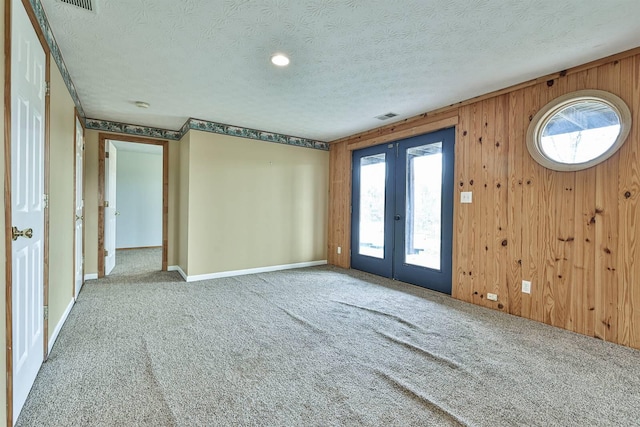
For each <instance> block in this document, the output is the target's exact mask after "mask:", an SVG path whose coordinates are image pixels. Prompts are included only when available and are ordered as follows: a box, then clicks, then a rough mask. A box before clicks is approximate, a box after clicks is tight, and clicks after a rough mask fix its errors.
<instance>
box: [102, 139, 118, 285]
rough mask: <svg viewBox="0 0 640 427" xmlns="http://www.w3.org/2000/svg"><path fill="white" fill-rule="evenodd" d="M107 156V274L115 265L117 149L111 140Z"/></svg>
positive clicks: (107, 146) (105, 242)
mask: <svg viewBox="0 0 640 427" xmlns="http://www.w3.org/2000/svg"><path fill="white" fill-rule="evenodd" d="M105 149H106V150H107V153H108V154H107V157H106V158H105V165H104V167H105V174H104V179H105V183H104V191H105V205H106V206H105V208H104V248H105V250H106V252H105V257H104V274H105V275H109V274H110V273H111V271H112V270H113V267H115V266H116V165H117V159H118V151H117V149H116V147H115V146H114V145H113V142H111V141H108V143H107V144H106V146H105Z"/></svg>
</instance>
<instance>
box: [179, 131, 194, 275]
mask: <svg viewBox="0 0 640 427" xmlns="http://www.w3.org/2000/svg"><path fill="white" fill-rule="evenodd" d="M190 141H191V132H187V134H186V135H185V136H184V137H183V138H182V139H181V140H180V146H179V159H178V161H179V175H178V176H179V180H178V186H179V189H180V190H179V196H178V197H179V198H178V199H177V202H178V215H177V216H178V224H179V227H178V265H179V266H180V268H181V269H182V271H183V272H185V274H189V266H188V265H187V260H188V259H189V252H188V251H189V247H188V242H189V239H188V236H189V148H190V146H191V143H190Z"/></svg>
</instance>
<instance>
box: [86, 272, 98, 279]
mask: <svg viewBox="0 0 640 427" xmlns="http://www.w3.org/2000/svg"><path fill="white" fill-rule="evenodd" d="M84 280H98V273H89V274H85V275H84Z"/></svg>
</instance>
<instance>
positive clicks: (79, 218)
mask: <svg viewBox="0 0 640 427" xmlns="http://www.w3.org/2000/svg"><path fill="white" fill-rule="evenodd" d="M80 220H83V221H84V215H76V221H80Z"/></svg>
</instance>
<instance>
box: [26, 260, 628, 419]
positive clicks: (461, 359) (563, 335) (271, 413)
mask: <svg viewBox="0 0 640 427" xmlns="http://www.w3.org/2000/svg"><path fill="white" fill-rule="evenodd" d="M639 420H640V352H638V351H635V350H631V349H628V348H624V347H620V346H616V345H612V344H608V343H605V342H602V341H598V340H595V339H592V338H587V337H584V336H579V335H575V334H572V333H570V332H567V331H563V330H559V329H555V328H551V327H548V326H545V325H542V324H539V323H535V322H531V321H527V320H524V319H520V318H516V317H512V316H509V315H506V314H503V313H498V312H494V311H490V310H486V309H482V308H479V307H476V306H472V305H469V304H465V303H462V302H459V301H455V300H453V299H451V298H449V297H446V296H444V295H441V294H437V293H433V292H430V291H427V290H424V289H422V288H418V287H415V286H410V285H405V284H402V283H398V282H392V281H390V280H386V279H382V278H379V277H375V276H371V275H368V274H364V273H360V272H355V271H347V270H342V269H338V268H332V267H318V268H310V269H301V270H290V271H284V272H275V273H267V274H257V275H251V276H244V277H237V278H225V279H217V280H208V281H203V282H196V283H185V282H183V281H182V280H181V279H180V277H179V276H178V275H177V274H176V273H167V272H165V273H163V272H148V273H138V274H132V275H114V276H112V277H109V278H106V279H104V280H100V281H93V282H88V283H87V284H86V286H85V287H84V288H83V291H82V293H81V295H80V298H79V300H78V302H77V304H76V306H75V307H74V309H73V311H72V312H71V314H70V316H69V319H68V321H67V323H66V325H65V326H64V328H63V329H62V332H61V333H60V336H59V338H58V342H57V343H56V345H55V347H54V349H53V352H52V354H51V357H50V358H49V361H48V362H47V363H45V364H44V366H43V368H42V369H41V371H40V373H39V375H38V378H37V380H36V383H35V385H34V388H33V390H32V392H31V394H30V395H29V398H28V400H27V403H26V405H25V407H24V410H23V413H22V415H21V417H20V419H19V420H18V426H43V425H45V426H236V425H243V426H262V425H264V426H342V425H345V426H360V425H363V426H396V425H397V426H425V425H469V426H570V425H574V426H607V425H609V426H625V425H626V426H629V425H638V423H639Z"/></svg>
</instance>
